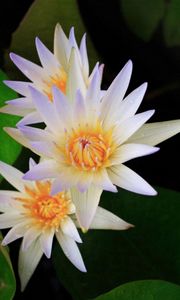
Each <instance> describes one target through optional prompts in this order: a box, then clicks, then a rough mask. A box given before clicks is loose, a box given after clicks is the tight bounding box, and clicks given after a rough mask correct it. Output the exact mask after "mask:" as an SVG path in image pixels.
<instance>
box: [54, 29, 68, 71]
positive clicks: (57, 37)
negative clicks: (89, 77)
mask: <svg viewBox="0 0 180 300" xmlns="http://www.w3.org/2000/svg"><path fill="white" fill-rule="evenodd" d="M70 53H71V45H70V43H69V40H68V38H67V37H66V35H65V33H64V31H63V30H62V28H61V26H60V25H59V24H57V25H56V28H55V33H54V54H55V56H56V57H57V59H58V60H59V62H60V64H61V65H62V66H63V68H64V69H65V71H67V68H68V62H69V57H70Z"/></svg>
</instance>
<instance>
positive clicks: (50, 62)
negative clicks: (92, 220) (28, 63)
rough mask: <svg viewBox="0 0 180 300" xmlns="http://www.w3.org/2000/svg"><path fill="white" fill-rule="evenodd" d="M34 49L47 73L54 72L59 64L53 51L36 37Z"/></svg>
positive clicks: (51, 73)
mask: <svg viewBox="0 0 180 300" xmlns="http://www.w3.org/2000/svg"><path fill="white" fill-rule="evenodd" d="M36 49H37V52H38V55H39V59H40V61H41V64H42V66H43V67H44V68H45V69H46V72H47V73H48V74H49V75H53V74H56V72H57V71H58V69H59V67H60V65H59V63H58V61H57V59H56V57H55V56H54V55H53V53H52V52H51V51H50V50H49V49H48V48H47V47H46V46H45V45H44V44H43V43H42V42H41V41H40V39H39V38H38V37H36Z"/></svg>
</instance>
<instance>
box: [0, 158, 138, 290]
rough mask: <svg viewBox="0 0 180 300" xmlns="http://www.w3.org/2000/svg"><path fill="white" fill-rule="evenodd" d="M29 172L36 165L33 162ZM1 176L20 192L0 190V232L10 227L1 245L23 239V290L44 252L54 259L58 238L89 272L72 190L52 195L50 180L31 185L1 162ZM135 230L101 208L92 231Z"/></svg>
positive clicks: (20, 267)
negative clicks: (82, 255)
mask: <svg viewBox="0 0 180 300" xmlns="http://www.w3.org/2000/svg"><path fill="white" fill-rule="evenodd" d="M29 164H30V169H31V168H33V166H35V165H36V164H35V162H34V161H33V160H32V159H30V163H29ZM0 173H1V174H2V175H3V176H4V178H5V179H6V180H7V181H8V182H9V183H10V184H12V186H13V187H14V188H15V189H16V190H17V191H12V190H9V191H7V190H1V191H0V212H2V213H1V214H0V229H5V228H11V227H12V228H11V229H10V230H9V232H8V233H7V234H6V236H5V237H4V239H3V241H2V245H7V244H9V243H10V242H12V241H14V240H16V239H18V238H21V237H22V238H23V240H22V243H21V247H20V252H19V262H18V269H19V276H20V280H21V288H22V290H24V288H25V287H26V285H27V283H28V281H29V279H30V278H31V276H32V274H33V272H34V270H35V268H36V266H37V264H38V263H39V261H40V259H41V257H42V255H43V253H44V254H45V255H46V256H47V258H49V257H50V256H51V250H52V242H53V237H54V236H56V238H57V240H58V242H59V245H60V247H61V248H62V250H63V252H64V254H65V255H66V256H67V258H68V259H69V260H70V261H71V262H72V263H73V264H74V265H75V266H76V268H78V269H79V270H80V271H82V272H86V268H85V266H84V263H83V260H82V257H81V254H80V252H79V249H78V247H77V245H76V242H77V243H81V242H82V241H81V238H80V235H79V233H78V230H77V228H76V226H77V227H79V225H78V222H77V220H76V218H75V206H74V204H73V203H72V200H71V194H70V192H69V191H61V192H60V193H57V194H54V195H53V196H52V195H51V194H50V189H51V185H52V182H51V180H43V181H34V182H28V181H24V180H23V179H22V177H23V175H24V174H23V173H22V172H20V171H19V170H17V169H16V168H14V167H12V166H10V165H8V164H6V163H3V162H0ZM129 227H132V225H130V224H128V223H126V222H125V221H123V220H122V219H120V218H119V217H117V216H115V215H114V214H112V213H111V212H109V211H107V210H105V209H103V208H101V207H98V209H97V212H96V215H95V217H94V220H93V222H92V225H91V228H92V229H113V230H124V229H128V228H129Z"/></svg>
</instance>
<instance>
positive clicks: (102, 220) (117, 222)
mask: <svg viewBox="0 0 180 300" xmlns="http://www.w3.org/2000/svg"><path fill="white" fill-rule="evenodd" d="M131 227H134V226H133V225H131V224H129V223H127V222H125V221H124V220H122V219H121V218H119V217H118V216H116V215H114V214H113V213H111V212H110V211H108V210H106V209H104V208H102V207H100V206H98V208H97V211H96V214H95V216H94V218H93V220H92V223H91V225H90V229H110V230H126V229H129V228H131Z"/></svg>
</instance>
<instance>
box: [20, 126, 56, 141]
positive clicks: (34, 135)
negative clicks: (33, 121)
mask: <svg viewBox="0 0 180 300" xmlns="http://www.w3.org/2000/svg"><path fill="white" fill-rule="evenodd" d="M19 129H20V131H21V132H22V133H23V135H24V136H25V137H26V138H27V139H29V140H31V141H47V142H49V141H51V140H52V135H51V134H50V133H49V132H48V131H47V130H44V129H39V128H35V127H31V126H19Z"/></svg>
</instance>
